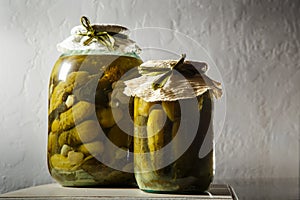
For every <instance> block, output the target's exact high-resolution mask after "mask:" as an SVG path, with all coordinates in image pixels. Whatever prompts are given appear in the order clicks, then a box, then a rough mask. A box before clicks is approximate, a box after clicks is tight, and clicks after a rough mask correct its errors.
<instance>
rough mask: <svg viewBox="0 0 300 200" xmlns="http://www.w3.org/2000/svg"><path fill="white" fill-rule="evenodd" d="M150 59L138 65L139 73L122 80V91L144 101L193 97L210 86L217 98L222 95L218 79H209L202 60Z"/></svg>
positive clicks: (205, 65)
mask: <svg viewBox="0 0 300 200" xmlns="http://www.w3.org/2000/svg"><path fill="white" fill-rule="evenodd" d="M184 59H185V55H184V56H183V58H182V59H180V60H179V61H176V60H149V61H147V62H145V63H143V64H141V65H140V66H139V67H138V70H139V73H140V76H139V77H138V78H134V79H131V80H127V81H124V83H125V85H126V87H125V89H124V93H125V94H126V95H127V96H137V97H140V98H142V99H143V100H144V101H147V102H154V101H176V100H179V99H188V98H194V97H197V96H199V95H202V94H203V93H205V92H206V91H208V90H210V91H211V92H212V94H213V95H214V96H215V97H216V98H220V97H221V96H222V87H221V83H219V82H217V81H214V80H212V79H210V78H209V77H208V76H207V75H206V74H205V72H206V71H207V69H208V67H207V64H206V63H204V62H196V61H184Z"/></svg>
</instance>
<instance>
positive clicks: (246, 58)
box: [0, 0, 300, 193]
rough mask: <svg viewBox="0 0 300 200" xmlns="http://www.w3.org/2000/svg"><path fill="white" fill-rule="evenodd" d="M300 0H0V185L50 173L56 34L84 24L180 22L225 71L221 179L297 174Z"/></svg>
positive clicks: (18, 184)
mask: <svg viewBox="0 0 300 200" xmlns="http://www.w3.org/2000/svg"><path fill="white" fill-rule="evenodd" d="M299 13H300V1H297V0H290V1H281V0H278V1H258V0H257V1H250V0H249V1H233V0H227V1H218V0H215V1H191V0H187V1H186V0H182V1H175V0H173V1H171V0H170V1H169V0H155V1H145V0H140V1H137V0H132V1H131V0H130V1H129V0H124V1H112V0H103V1H95V0H93V1H83V0H72V1H71V0H68V1H66V0H65V1H62V0H49V1H46V0H44V1H42V0H18V1H9V0H1V1H0V24H1V25H0V58H1V59H0V97H1V100H0V110H1V111H0V138H1V139H0V193H4V192H7V191H11V190H15V189H18V188H23V187H28V186H31V185H37V184H42V183H48V182H51V181H52V179H51V178H50V176H49V174H48V171H47V166H46V142H47V138H46V136H47V127H46V125H47V89H48V88H47V86H48V78H49V75H50V70H51V68H52V66H53V64H54V62H55V60H56V59H57V58H58V56H59V53H58V52H57V51H56V43H58V42H60V41H61V40H63V39H64V38H65V37H67V36H68V35H69V31H70V29H71V28H72V27H73V26H75V25H78V23H79V18H80V17H81V15H87V16H89V18H90V20H91V21H92V22H105V23H118V24H123V25H125V26H127V27H129V28H131V29H134V28H142V27H164V28H169V29H174V30H177V31H180V32H182V33H184V34H187V35H188V36H190V37H192V38H193V39H195V40H196V41H197V42H199V43H200V44H202V45H203V47H204V48H206V49H207V50H208V52H209V54H210V55H211V57H212V58H213V60H214V61H215V62H216V64H217V66H218V67H219V70H220V72H221V73H222V76H223V80H224V84H225V87H226V95H227V116H226V121H225V126H224V129H223V132H222V134H221V136H220V137H219V139H218V141H217V148H216V157H217V169H216V178H218V179H223V178H239V179H247V178H254V179H255V178H258V177H297V176H299V173H298V170H299V123H300V115H299V113H300V52H299V51H300V50H299V49H300V14H299Z"/></svg>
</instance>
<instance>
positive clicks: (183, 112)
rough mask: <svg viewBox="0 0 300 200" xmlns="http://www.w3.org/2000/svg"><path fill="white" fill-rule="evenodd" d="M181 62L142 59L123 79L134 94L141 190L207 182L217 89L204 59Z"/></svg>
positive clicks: (192, 188)
mask: <svg viewBox="0 0 300 200" xmlns="http://www.w3.org/2000/svg"><path fill="white" fill-rule="evenodd" d="M183 60H184V57H183V58H182V59H181V60H180V61H179V62H176V61H148V62H145V63H143V64H142V65H141V66H140V69H139V71H140V72H141V74H142V76H141V77H138V78H135V79H133V80H130V81H127V82H125V84H126V85H127V87H126V90H125V91H127V94H128V95H133V96H135V98H134V136H135V137H134V170H135V177H136V180H137V183H138V186H139V188H140V189H142V190H144V191H147V192H158V193H201V192H204V191H206V190H207V189H208V188H209V185H210V183H211V182H212V180H213V176H214V150H213V149H214V148H213V128H212V114H213V95H215V96H216V97H220V96H221V88H220V84H219V83H217V82H215V81H213V80H211V79H209V78H208V77H207V76H206V75H205V74H204V72H205V71H206V68H207V67H206V64H205V63H200V62H198V63H195V62H194V63H193V64H192V63H191V62H188V61H186V62H183ZM136 85H139V86H140V87H136ZM140 88H143V90H142V89H140Z"/></svg>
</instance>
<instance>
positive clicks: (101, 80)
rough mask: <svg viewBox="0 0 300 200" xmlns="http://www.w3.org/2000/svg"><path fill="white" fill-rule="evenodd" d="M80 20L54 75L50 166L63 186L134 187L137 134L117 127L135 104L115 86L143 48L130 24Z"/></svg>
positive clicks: (63, 45) (64, 46)
mask: <svg viewBox="0 0 300 200" xmlns="http://www.w3.org/2000/svg"><path fill="white" fill-rule="evenodd" d="M81 22H82V26H78V27H75V28H74V29H73V30H72V31H71V36H70V37H69V38H67V39H66V40H65V41H63V42H62V43H60V44H59V45H58V50H60V51H61V52H63V54H62V55H61V56H60V57H59V59H58V60H57V62H56V63H55V65H54V67H53V70H52V73H51V76H50V82H49V106H48V113H49V115H48V127H49V128H48V168H49V171H50V173H51V175H52V177H53V178H54V179H56V180H57V181H58V182H59V183H60V184H61V185H63V186H126V187H128V186H134V185H135V179H134V175H133V173H130V171H131V170H130V168H132V167H133V158H132V156H129V155H130V152H132V151H133V150H132V148H133V141H132V136H130V135H128V134H127V133H126V132H125V131H124V130H123V129H121V128H120V127H119V126H118V123H123V124H126V123H127V120H130V119H128V117H126V113H128V110H132V109H133V103H132V102H131V101H128V100H127V99H128V98H124V97H126V96H125V95H124V94H123V93H122V92H120V91H121V90H120V88H117V86H116V85H119V86H120V87H122V85H123V84H122V83H120V81H119V79H120V78H121V77H122V76H123V75H124V74H125V73H126V72H128V71H129V70H131V69H132V68H134V67H136V66H138V65H140V64H141V63H142V61H141V59H140V57H139V55H138V54H139V48H138V47H137V46H136V44H135V42H134V41H132V40H130V39H129V38H128V36H127V34H126V32H127V28H125V27H122V26H117V25H90V23H89V21H88V19H87V18H86V17H82V19H81ZM124 99H125V100H124ZM129 129H130V127H129Z"/></svg>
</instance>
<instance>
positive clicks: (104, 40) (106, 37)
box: [78, 16, 115, 50]
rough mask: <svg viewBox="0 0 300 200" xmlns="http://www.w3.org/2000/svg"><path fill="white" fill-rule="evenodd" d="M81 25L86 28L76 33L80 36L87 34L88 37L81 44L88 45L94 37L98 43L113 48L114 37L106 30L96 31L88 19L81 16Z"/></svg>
mask: <svg viewBox="0 0 300 200" xmlns="http://www.w3.org/2000/svg"><path fill="white" fill-rule="evenodd" d="M80 21H81V24H82V26H83V27H84V28H85V29H86V33H78V35H80V36H87V37H88V39H86V40H85V41H84V42H83V45H85V46H87V45H89V44H90V43H91V42H92V41H93V40H94V39H96V40H97V41H98V42H99V43H101V44H102V45H104V46H106V47H107V48H108V49H109V50H113V49H114V44H115V39H114V38H113V37H112V36H111V35H110V34H109V33H108V32H106V31H96V30H95V29H94V28H93V27H92V26H91V23H90V20H89V19H88V18H87V17H85V16H82V17H81V19H80Z"/></svg>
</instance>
